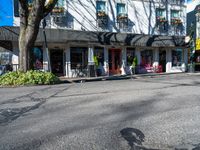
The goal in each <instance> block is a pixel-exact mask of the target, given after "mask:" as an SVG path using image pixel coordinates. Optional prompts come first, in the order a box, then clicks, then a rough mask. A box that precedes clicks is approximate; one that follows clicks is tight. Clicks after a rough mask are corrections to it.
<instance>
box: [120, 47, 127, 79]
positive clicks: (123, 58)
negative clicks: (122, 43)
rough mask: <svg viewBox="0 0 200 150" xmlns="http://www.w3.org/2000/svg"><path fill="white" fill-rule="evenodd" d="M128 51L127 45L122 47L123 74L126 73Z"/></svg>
mask: <svg viewBox="0 0 200 150" xmlns="http://www.w3.org/2000/svg"><path fill="white" fill-rule="evenodd" d="M126 56H127V52H126V47H123V48H122V66H121V71H122V73H121V74H122V75H125V74H126V64H127V57H126Z"/></svg>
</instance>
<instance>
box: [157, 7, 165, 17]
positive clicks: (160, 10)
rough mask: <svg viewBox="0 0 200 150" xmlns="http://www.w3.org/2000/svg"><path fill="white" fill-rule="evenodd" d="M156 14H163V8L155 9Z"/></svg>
mask: <svg viewBox="0 0 200 150" xmlns="http://www.w3.org/2000/svg"><path fill="white" fill-rule="evenodd" d="M156 16H159V17H160V16H165V10H164V9H161V8H157V9H156Z"/></svg>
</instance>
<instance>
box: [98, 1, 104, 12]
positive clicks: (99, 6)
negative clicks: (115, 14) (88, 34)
mask: <svg viewBox="0 0 200 150" xmlns="http://www.w3.org/2000/svg"><path fill="white" fill-rule="evenodd" d="M96 10H97V12H98V11H106V2H104V1H97V2H96Z"/></svg>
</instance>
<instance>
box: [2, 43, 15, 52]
mask: <svg viewBox="0 0 200 150" xmlns="http://www.w3.org/2000/svg"><path fill="white" fill-rule="evenodd" d="M0 47H3V48H5V49H7V50H10V51H13V45H12V42H11V41H0Z"/></svg>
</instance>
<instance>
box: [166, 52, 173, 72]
mask: <svg viewBox="0 0 200 150" xmlns="http://www.w3.org/2000/svg"><path fill="white" fill-rule="evenodd" d="M166 57H167V58H166V60H167V64H166V72H171V69H172V50H171V49H168V50H166Z"/></svg>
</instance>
